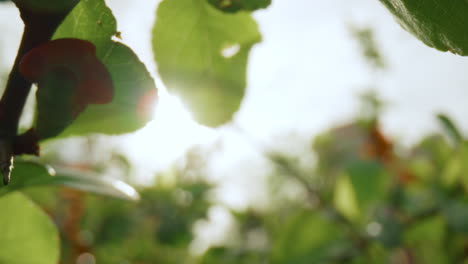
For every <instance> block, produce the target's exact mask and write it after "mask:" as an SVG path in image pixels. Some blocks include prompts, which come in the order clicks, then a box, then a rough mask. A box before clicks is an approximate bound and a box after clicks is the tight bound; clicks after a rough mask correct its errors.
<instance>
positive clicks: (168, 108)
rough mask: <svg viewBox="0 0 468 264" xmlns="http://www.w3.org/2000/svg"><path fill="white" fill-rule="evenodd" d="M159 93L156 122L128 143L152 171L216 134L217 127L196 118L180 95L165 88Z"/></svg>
mask: <svg viewBox="0 0 468 264" xmlns="http://www.w3.org/2000/svg"><path fill="white" fill-rule="evenodd" d="M159 96H160V97H159V100H158V103H157V105H156V106H155V107H154V108H155V109H154V118H153V121H151V122H150V123H148V124H147V125H146V126H145V127H144V128H143V129H141V130H139V131H137V132H136V133H134V134H132V135H131V136H129V137H128V142H127V144H126V146H125V147H126V150H127V151H128V152H129V154H130V156H131V157H134V159H135V162H137V164H141V165H144V166H145V167H146V168H148V169H151V170H159V169H164V168H166V167H167V166H168V165H170V164H171V163H172V162H174V161H175V160H176V159H177V158H179V157H181V156H182V155H183V154H184V153H185V151H186V150H187V149H188V148H189V147H191V146H193V145H195V144H203V143H205V142H209V141H210V140H213V139H214V138H215V137H216V133H215V131H214V130H213V129H210V128H207V127H204V126H202V125H200V124H198V123H197V122H195V121H194V120H193V118H192V116H191V115H190V112H189V111H188V110H187V109H186V108H185V106H184V105H183V103H182V102H181V101H180V99H179V98H178V97H176V96H173V95H170V94H168V93H167V92H165V91H161V92H160V95H159ZM152 176H153V175H148V176H147V177H152ZM147 180H149V178H148V179H147ZM143 181H145V180H143Z"/></svg>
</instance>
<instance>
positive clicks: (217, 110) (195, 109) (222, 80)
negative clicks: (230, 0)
mask: <svg viewBox="0 0 468 264" xmlns="http://www.w3.org/2000/svg"><path fill="white" fill-rule="evenodd" d="M156 17H157V19H156V23H155V26H154V29H153V50H154V53H155V59H156V62H157V64H158V70H159V74H160V76H161V78H162V80H163V82H164V83H165V84H166V86H167V88H168V90H169V91H170V92H172V93H174V94H177V95H179V96H180V97H181V98H182V100H183V102H185V104H186V105H187V107H188V108H189V109H190V110H191V111H192V113H193V115H194V118H195V119H196V120H197V121H198V122H200V123H202V124H205V125H209V126H218V125H221V124H223V123H226V122H228V121H229V120H230V119H231V118H232V116H233V114H234V112H236V111H237V109H238V108H239V106H240V103H241V101H242V98H243V96H244V90H245V85H246V67H247V58H248V55H249V51H250V49H251V47H252V45H254V44H255V43H257V42H259V41H260V39H261V36H260V34H259V32H258V29H257V24H256V23H255V21H254V20H253V19H252V17H251V16H250V15H249V14H246V13H237V14H225V13H222V12H221V11H218V10H216V9H214V8H213V7H212V6H210V5H209V4H208V3H207V2H206V0H170V1H169V0H166V1H164V2H162V3H161V4H160V5H159V7H158V11H157V15H156Z"/></svg>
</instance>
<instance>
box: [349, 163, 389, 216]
mask: <svg viewBox="0 0 468 264" xmlns="http://www.w3.org/2000/svg"><path fill="white" fill-rule="evenodd" d="M347 173H348V175H349V178H350V180H351V184H352V186H353V188H354V193H355V194H356V199H357V202H358V205H359V208H360V209H362V210H367V209H369V207H370V206H372V205H373V204H375V203H376V202H377V201H379V200H381V199H382V198H383V197H384V196H385V194H386V192H385V186H386V179H388V175H385V173H384V169H383V167H382V166H381V165H380V163H378V162H372V161H359V162H354V163H352V164H350V166H349V167H348V169H347ZM386 176H387V177H386Z"/></svg>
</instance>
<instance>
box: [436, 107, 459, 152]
mask: <svg viewBox="0 0 468 264" xmlns="http://www.w3.org/2000/svg"><path fill="white" fill-rule="evenodd" d="M437 120H439V123H440V124H441V125H442V128H444V130H445V132H446V133H447V135H448V136H449V137H450V139H451V140H452V141H453V142H454V143H455V145H456V146H458V145H460V144H461V143H462V142H463V136H462V134H461V133H460V130H459V129H458V128H457V126H456V125H455V123H454V122H453V121H452V120H451V119H450V118H449V117H448V116H446V115H444V114H438V115H437Z"/></svg>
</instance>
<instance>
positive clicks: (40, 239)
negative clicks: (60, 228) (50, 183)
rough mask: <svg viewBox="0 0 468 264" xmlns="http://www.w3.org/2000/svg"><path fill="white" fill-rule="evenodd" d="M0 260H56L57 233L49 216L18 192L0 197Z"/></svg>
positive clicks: (45, 263) (28, 263)
mask: <svg viewBox="0 0 468 264" xmlns="http://www.w3.org/2000/svg"><path fill="white" fill-rule="evenodd" d="M0 208H1V211H0V226H1V227H2V231H1V232H0V263H2V264H56V263H58V262H59V252H60V250H59V247H60V244H59V236H58V232H57V229H56V227H55V226H54V224H53V223H52V221H51V220H50V219H49V217H48V216H47V215H46V214H45V213H44V212H43V211H42V210H41V209H40V208H39V207H38V206H36V205H35V204H34V203H33V202H31V201H30V200H29V199H27V198H26V197H25V196H23V195H22V194H21V193H11V194H9V195H7V196H2V197H0Z"/></svg>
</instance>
